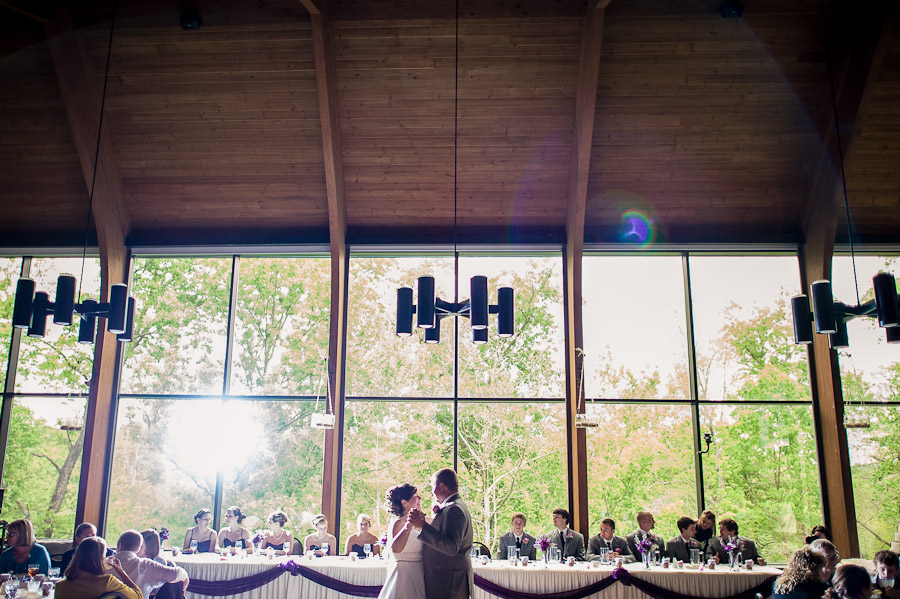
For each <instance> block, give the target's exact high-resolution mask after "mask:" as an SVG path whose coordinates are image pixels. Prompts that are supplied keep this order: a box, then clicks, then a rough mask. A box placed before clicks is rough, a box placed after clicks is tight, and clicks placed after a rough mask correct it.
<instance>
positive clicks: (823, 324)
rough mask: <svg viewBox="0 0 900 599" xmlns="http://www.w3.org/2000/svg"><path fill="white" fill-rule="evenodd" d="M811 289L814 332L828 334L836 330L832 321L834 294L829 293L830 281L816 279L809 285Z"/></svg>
mask: <svg viewBox="0 0 900 599" xmlns="http://www.w3.org/2000/svg"><path fill="white" fill-rule="evenodd" d="M810 288H811V290H812V293H811V295H812V309H813V313H814V314H815V320H816V332H817V333H819V334H820V335H830V334H831V333H835V332H837V325H836V324H835V321H834V296H833V295H832V294H831V281H824V280H823V281H816V282H814V283H813V284H812V285H810Z"/></svg>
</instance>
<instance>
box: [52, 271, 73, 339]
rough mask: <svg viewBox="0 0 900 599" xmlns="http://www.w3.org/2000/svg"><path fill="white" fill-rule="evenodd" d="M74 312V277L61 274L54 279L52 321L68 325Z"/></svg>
mask: <svg viewBox="0 0 900 599" xmlns="http://www.w3.org/2000/svg"><path fill="white" fill-rule="evenodd" d="M74 313H75V277H73V276H72V275H67V274H62V275H59V277H57V279H56V301H54V302H53V322H54V324H61V325H63V326H66V327H67V326H69V325H70V324H72V316H73V314H74Z"/></svg>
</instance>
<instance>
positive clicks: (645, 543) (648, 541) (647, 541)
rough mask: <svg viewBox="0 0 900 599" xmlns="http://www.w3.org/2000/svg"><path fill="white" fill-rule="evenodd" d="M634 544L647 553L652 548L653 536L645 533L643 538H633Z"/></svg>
mask: <svg viewBox="0 0 900 599" xmlns="http://www.w3.org/2000/svg"><path fill="white" fill-rule="evenodd" d="M634 544H635V546H636V547H637V549H638V551H640V552H641V553H647V552H648V551H650V550H651V549H653V545H654V543H653V537H651V536H650V535H647V536H646V537H644V538H643V539H640V540H635V543H634Z"/></svg>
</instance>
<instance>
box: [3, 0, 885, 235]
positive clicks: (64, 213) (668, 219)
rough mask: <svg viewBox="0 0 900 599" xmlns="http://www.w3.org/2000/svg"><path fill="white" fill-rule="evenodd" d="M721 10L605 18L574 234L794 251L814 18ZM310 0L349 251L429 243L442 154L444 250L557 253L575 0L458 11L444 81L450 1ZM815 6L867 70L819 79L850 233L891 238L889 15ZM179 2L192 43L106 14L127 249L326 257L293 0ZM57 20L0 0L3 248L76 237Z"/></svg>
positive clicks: (96, 16)
mask: <svg viewBox="0 0 900 599" xmlns="http://www.w3.org/2000/svg"><path fill="white" fill-rule="evenodd" d="M744 4H745V9H744V13H743V17H742V18H739V19H725V18H722V16H720V14H719V1H718V0H681V1H676V2H671V1H662V0H628V1H624V0H623V1H621V2H620V1H619V0H613V1H612V2H611V3H610V4H609V6H608V8H606V9H605V11H606V14H605V22H604V25H603V31H602V36H603V39H602V47H601V49H602V55H601V59H600V68H599V83H598V88H597V102H596V110H595V116H594V126H593V137H592V144H591V147H592V152H591V162H590V176H589V180H588V193H587V202H586V210H585V240H586V242H604V243H617V242H622V240H623V239H626V240H627V237H624V238H623V236H622V226H621V219H622V215H623V213H625V212H626V211H629V210H636V211H639V212H641V213H643V214H644V215H646V217H647V218H648V219H649V220H650V221H651V222H652V223H653V228H654V230H655V231H656V233H657V242H660V243H662V242H673V243H695V242H696V243H701V242H728V241H734V242H739V243H768V242H799V241H801V240H802V238H803V232H804V223H805V222H806V219H807V217H808V211H809V210H811V209H816V206H817V203H816V202H814V201H813V199H814V198H811V197H810V195H811V193H812V192H811V190H812V189H813V188H814V183H815V181H814V179H815V177H816V175H817V172H818V167H819V164H820V161H821V160H822V159H823V156H825V157H826V159H828V160H831V163H832V164H837V162H836V160H835V158H834V157H835V156H836V153H835V151H834V150H833V149H832V148H830V147H829V146H828V140H829V139H831V138H832V135H831V131H832V130H833V118H832V106H831V95H830V87H829V74H828V66H827V62H826V58H825V57H826V53H825V41H824V36H823V19H822V15H821V13H820V3H819V0H800V1H797V2H790V3H786V2H780V1H776V0H746V1H745V3H744ZM10 5H12V6H14V7H15V8H17V9H18V11H14V10H11V9H10V8H9V6H10ZM863 5H865V7H864V6H863ZM4 6H5V7H4ZM314 6H321V8H322V12H323V13H324V14H326V15H327V17H328V20H327V24H326V30H325V33H326V35H327V36H329V37H330V39H329V41H330V43H331V46H332V50H333V54H334V59H335V78H336V98H335V99H334V105H335V106H336V111H337V123H338V126H339V138H338V139H339V142H340V155H339V159H340V167H341V170H342V173H343V175H342V176H343V194H344V198H343V199H344V202H345V206H346V221H347V239H348V241H349V242H351V243H363V242H365V243H389V244H390V243H415V242H444V243H446V242H449V241H450V240H452V234H451V230H452V225H453V221H454V201H453V180H454V169H453V161H454V140H456V142H457V143H456V152H457V160H458V167H457V170H456V177H457V182H458V189H459V191H458V197H457V202H458V205H457V219H458V223H459V233H460V239H461V240H462V241H484V242H491V243H517V242H528V241H554V242H561V241H563V240H564V239H565V222H566V205H567V199H568V198H567V194H568V193H569V177H570V176H571V175H570V170H571V169H570V161H571V160H572V157H573V144H574V143H575V140H574V131H575V127H576V122H575V94H576V91H577V89H578V83H579V60H580V56H581V46H582V35H583V32H584V19H585V14H586V4H585V2H584V1H577V0H556V1H554V2H541V1H538V0H522V1H519V2H491V1H487V0H482V1H479V2H474V1H472V0H462V1H461V3H460V7H459V17H460V18H459V45H458V51H459V57H458V61H459V71H458V75H459V76H458V79H456V78H455V77H454V72H455V69H454V65H455V60H456V52H457V44H456V38H455V33H456V18H455V10H456V4H455V3H454V2H448V1H447V0H437V1H435V2H428V3H425V2H416V1H413V0H400V1H397V2H386V1H376V0H356V1H354V2H350V1H345V2H337V1H324V2H323V3H322V4H321V5H319V4H314ZM827 6H828V13H829V19H830V23H831V25H832V27H831V28H830V29H829V31H830V33H829V40H830V41H831V45H830V49H831V53H832V55H833V56H832V58H833V63H834V65H835V67H838V66H839V65H840V64H842V63H841V60H842V57H844V58H846V60H847V61H850V63H849V64H857V63H854V62H852V61H853V60H854V58H853V52H854V51H855V50H854V48H859V47H860V45H861V44H862V45H863V46H866V45H868V46H871V47H872V51H871V52H870V53H869V55H867V56H871V59H869V58H866V59H865V60H863V62H862V63H861V64H864V65H869V64H871V65H873V66H872V68H873V69H875V71H874V72H872V73H862V75H863V76H856V77H850V78H840V77H837V78H836V84H837V85H838V88H839V91H840V90H841V89H842V86H843V88H847V87H852V86H856V87H857V88H858V90H857V91H858V92H859V93H858V95H859V96H860V97H862V102H861V104H860V109H859V113H858V115H856V114H854V115H852V116H853V117H854V118H852V119H851V120H850V121H849V122H848V121H845V120H842V121H841V126H842V136H843V139H842V141H843V142H844V146H845V149H846V151H847V165H846V166H847V168H846V174H847V187H848V192H849V197H850V203H851V204H850V206H851V213H852V219H853V220H852V223H853V226H854V235H855V236H856V238H857V240H861V241H864V242H869V243H884V242H896V241H897V240H898V232H900V211H898V209H897V208H898V203H900V24H898V23H900V18H898V12H900V9H898V2H897V1H892V2H888V1H885V2H880V3H852V2H848V3H846V4H840V5H836V4H835V2H828V3H827ZM872 6H875V8H872ZM854 7H855V8H854ZM863 10H865V11H867V12H865V13H862V12H860V11H863ZM201 11H202V13H201V14H202V17H203V24H202V26H201V27H200V29H199V30H197V31H185V30H182V28H181V27H180V26H179V8H178V3H177V2H174V1H172V2H159V1H154V2H143V1H142V2H137V1H136V0H120V2H119V7H118V13H117V20H116V28H115V33H114V38H113V47H112V58H111V65H110V78H109V87H108V91H107V102H106V112H105V116H104V128H108V132H109V133H110V135H108V136H107V139H108V140H109V141H108V143H106V144H105V145H104V147H103V148H102V150H101V161H103V160H108V161H109V163H108V164H107V165H106V166H107V167H108V170H109V171H110V172H112V173H113V174H114V175H115V176H118V177H119V178H120V179H121V196H122V197H121V200H120V201H121V202H122V203H123V206H122V208H123V212H124V222H126V223H129V227H130V229H129V231H128V232H127V233H128V240H129V242H130V243H136V244H168V243H171V244H188V243H234V244H258V243H288V242H290V243H302V242H320V243H321V242H326V241H327V239H328V198H327V192H326V183H325V159H324V150H323V143H322V128H321V123H320V109H319V106H320V104H319V97H318V91H319V90H318V88H317V80H316V61H315V53H314V48H313V33H312V27H311V24H310V15H309V12H308V11H307V9H306V8H305V7H304V5H303V4H301V3H300V2H299V0H276V1H268V0H266V1H262V2H257V3H253V5H252V6H251V5H248V4H246V3H242V2H236V1H229V2H209V3H204V4H203V5H202V7H201ZM23 12H24V13H28V14H29V15H31V16H27V15H24V14H21V13H23ZM848 12H849V13H850V14H849V16H848V14H847V13H848ZM59 14H60V10H59V6H57V5H56V3H54V2H47V1H44V2H40V3H38V2H28V1H26V0H21V1H19V2H6V3H4V4H2V5H0V37H2V42H0V77H2V81H4V82H5V84H4V85H2V86H0V158H2V160H0V207H2V211H3V215H4V216H3V218H2V219H0V220H2V222H0V239H2V241H0V245H2V246H17V245H18V246H23V245H28V246H34V245H46V244H55V243H58V244H75V245H80V243H81V238H82V236H83V234H84V227H85V216H86V213H87V206H88V186H87V185H86V184H85V178H84V176H83V174H82V163H81V162H80V161H79V157H78V152H77V151H76V143H75V141H74V139H73V133H72V131H73V128H74V129H77V127H73V124H72V122H71V118H69V117H67V113H66V106H65V102H64V100H63V98H64V94H63V93H61V91H60V85H61V81H60V78H59V77H58V75H57V67H58V66H59V65H54V60H53V55H51V52H50V49H49V47H48V43H47V36H48V31H53V32H56V31H58V30H59V27H58V22H59V20H60V16H59ZM110 16H111V15H110V8H109V6H108V5H107V4H106V3H104V4H98V5H96V6H94V7H92V8H91V9H90V10H86V9H84V7H83V6H81V5H79V8H78V9H74V8H73V14H72V21H73V22H74V23H75V25H74V33H71V32H70V33H68V34H65V35H73V36H76V37H77V38H78V39H79V40H80V41H83V43H84V44H85V47H86V48H87V51H86V52H87V56H88V57H89V61H88V62H89V65H90V68H91V72H92V73H93V78H92V80H91V81H86V82H84V85H86V86H93V87H92V88H91V89H92V91H93V90H94V89H95V90H96V92H97V97H99V96H100V90H101V89H102V85H103V74H104V67H105V61H106V50H107V42H108V35H109V28H108V26H109V18H110ZM35 17H37V18H35ZM41 19H45V20H47V21H49V22H50V24H49V25H47V26H46V27H45V24H44V23H42V22H41ZM866 19H869V20H874V21H877V23H878V24H879V25H880V24H882V23H883V27H878V28H876V30H877V31H880V33H879V34H878V35H877V36H875V37H874V38H871V39H870V38H866V39H854V35H856V36H857V37H863V36H861V35H860V34H859V33H858V31H859V29H854V28H853V27H851V26H850V25H847V23H853V22H856V21H860V20H863V21H864V20H866ZM51 35H56V33H53V34H51ZM845 63H846V61H845ZM835 72H836V73H837V74H840V69H837V68H836V71H835ZM856 75H860V73H856ZM65 83H67V84H69V83H70V82H65ZM67 89H68V88H67ZM457 97H458V100H457ZM454 110H456V114H457V115H458V119H454ZM97 111H98V113H99V106H98V107H97ZM842 119H843V115H842ZM455 127H456V128H457V130H456V133H454V130H455ZM838 237H839V238H841V239H843V238H845V237H846V229H845V226H842V227H841V228H840V229H839V234H838Z"/></svg>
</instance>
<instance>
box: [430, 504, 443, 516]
mask: <svg viewBox="0 0 900 599" xmlns="http://www.w3.org/2000/svg"><path fill="white" fill-rule="evenodd" d="M431 511H432V512H434V513H435V514H437V513H438V512H439V511H441V506H440V505H438V504H436V503H435V504H434V505H433V506H431Z"/></svg>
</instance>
